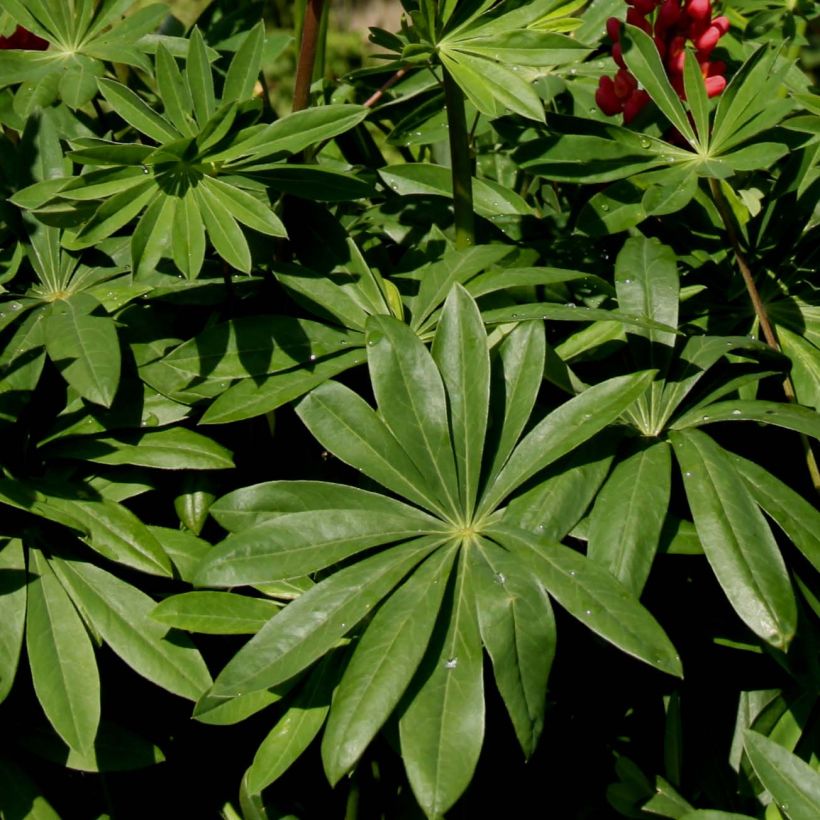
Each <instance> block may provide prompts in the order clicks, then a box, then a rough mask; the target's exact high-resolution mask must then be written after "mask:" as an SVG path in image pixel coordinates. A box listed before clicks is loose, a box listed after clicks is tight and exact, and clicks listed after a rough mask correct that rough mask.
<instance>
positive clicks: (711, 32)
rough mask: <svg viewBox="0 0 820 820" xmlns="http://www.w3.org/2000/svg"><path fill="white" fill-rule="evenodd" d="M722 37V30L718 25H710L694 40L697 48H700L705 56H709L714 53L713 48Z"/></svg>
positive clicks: (700, 51)
mask: <svg viewBox="0 0 820 820" xmlns="http://www.w3.org/2000/svg"><path fill="white" fill-rule="evenodd" d="M719 39H720V30H719V29H718V28H717V26H709V28H707V29H706V31H704V32H703V34H701V35H700V37H698V38H697V39H695V40H694V43H695V48H696V49H697V50H698V52H699V54H703V55H704V56H705V57H708V56H709V54H711V53H712V49H713V48H714V47H715V46H716V45H717V41H718V40H719Z"/></svg>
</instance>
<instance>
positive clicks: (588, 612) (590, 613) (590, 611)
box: [584, 609, 592, 615]
mask: <svg viewBox="0 0 820 820" xmlns="http://www.w3.org/2000/svg"><path fill="white" fill-rule="evenodd" d="M584 615H592V610H591V609H585V610H584Z"/></svg>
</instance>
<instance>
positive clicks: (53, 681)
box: [26, 547, 100, 754]
mask: <svg viewBox="0 0 820 820" xmlns="http://www.w3.org/2000/svg"><path fill="white" fill-rule="evenodd" d="M29 555H30V556H31V567H30V573H31V577H30V580H29V585H28V606H27V613H26V614H27V618H26V652H27V653H28V659H29V665H30V667H31V679H32V683H33V684H34V691H35V692H36V694H37V699H38V700H39V701H40V705H41V706H42V707H43V711H44V712H45V713H46V717H48V719H49V721H50V723H51V725H52V726H53V727H54V728H55V729H56V730H57V733H58V734H59V735H60V737H62V738H63V740H65V742H66V743H67V744H68V745H69V746H71V747H72V748H74V749H77V751H79V752H81V753H85V754H88V753H89V752H90V751H91V750H92V749H93V747H94V737H95V736H96V734H97V726H98V725H99V722H100V678H99V673H98V672H97V662H96V660H95V658H94V649H93V647H92V646H91V640H90V639H89V637H88V634H87V632H86V631H85V626H83V622H82V619H81V618H80V616H79V615H78V614H77V611H76V610H75V609H74V607H73V605H72V603H71V600H70V599H69V597H68V595H66V592H65V590H64V589H63V587H62V586H61V585H60V582H59V581H58V580H57V578H56V577H55V576H54V573H53V572H52V571H51V568H50V566H49V564H48V561H46V559H45V557H44V556H43V554H42V553H41V552H40V551H39V550H37V549H34V548H33V547H30V548H29Z"/></svg>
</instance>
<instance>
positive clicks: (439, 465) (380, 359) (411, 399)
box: [366, 316, 459, 515]
mask: <svg viewBox="0 0 820 820" xmlns="http://www.w3.org/2000/svg"><path fill="white" fill-rule="evenodd" d="M366 339H367V364H368V368H369V370H370V379H371V382H372V384H373V392H374V394H375V397H376V401H377V402H378V405H379V414H380V416H381V417H382V419H384V422H385V424H386V425H387V427H388V428H389V429H390V431H391V432H392V433H393V435H394V436H395V438H396V441H397V442H398V443H399V446H400V447H401V448H402V449H403V450H404V452H405V453H407V455H408V456H409V457H410V459H411V460H412V462H413V464H415V466H416V468H417V469H418V471H419V473H420V474H421V475H422V476H423V479H424V482H425V485H426V487H429V489H430V493H431V495H433V497H434V498H435V499H436V500H437V501H439V502H441V504H442V505H443V506H444V508H445V509H446V510H447V511H448V512H449V513H450V514H451V515H452V514H456V510H458V509H459V503H458V480H457V478H456V465H455V459H454V454H453V447H452V443H451V439H450V431H449V429H448V426H447V409H448V408H447V397H446V394H445V392H444V384H443V382H442V379H441V375H440V374H439V371H438V368H437V367H436V364H435V362H434V361H433V358H432V356H431V355H430V353H429V352H428V351H427V348H426V347H425V346H424V344H423V343H422V342H421V340H420V339H419V338H418V336H417V335H416V334H415V333H414V332H413V331H412V330H411V329H410V328H409V327H408V326H407V325H405V324H404V323H403V322H399V321H398V320H397V319H393V318H392V317H389V316H371V317H370V318H369V319H368V321H367V335H366Z"/></svg>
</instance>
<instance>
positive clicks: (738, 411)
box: [732, 410, 743, 416]
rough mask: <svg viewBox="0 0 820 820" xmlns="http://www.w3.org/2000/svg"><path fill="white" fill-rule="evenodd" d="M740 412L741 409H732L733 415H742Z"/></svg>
mask: <svg viewBox="0 0 820 820" xmlns="http://www.w3.org/2000/svg"><path fill="white" fill-rule="evenodd" d="M742 413H743V411H742V410H732V415H733V416H740V415H742Z"/></svg>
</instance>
